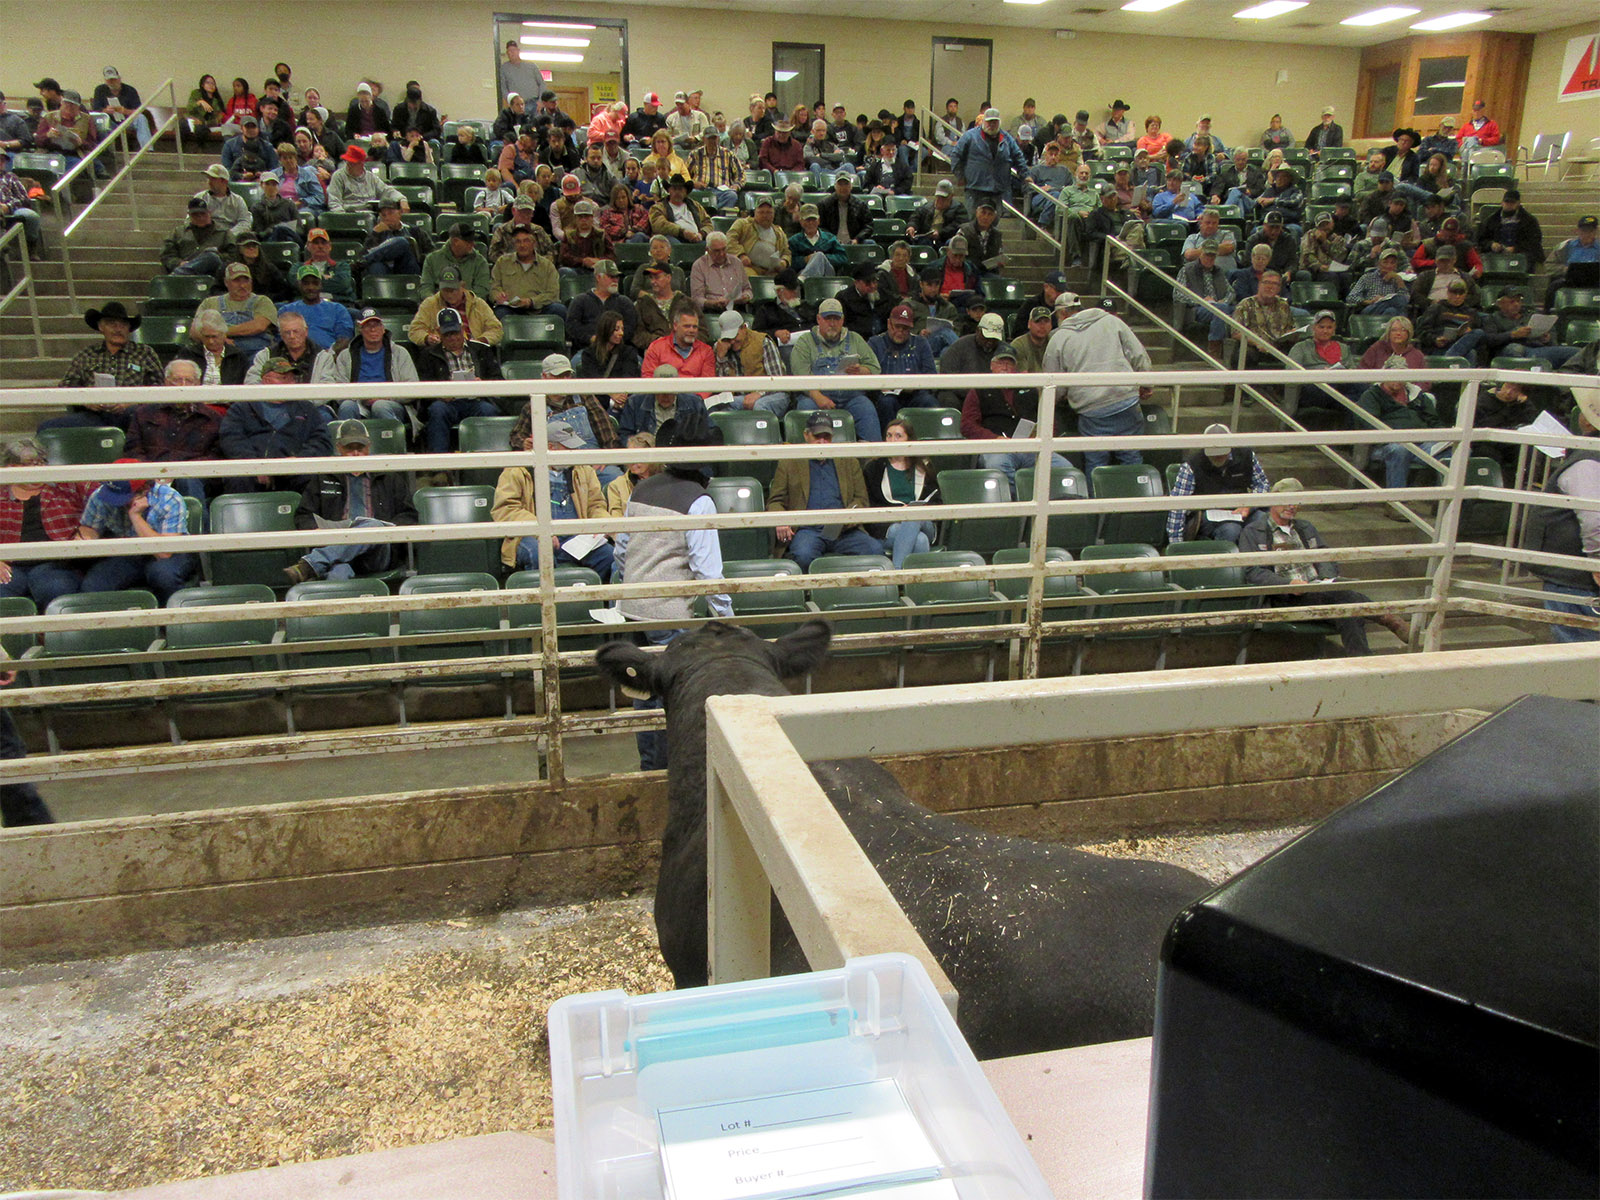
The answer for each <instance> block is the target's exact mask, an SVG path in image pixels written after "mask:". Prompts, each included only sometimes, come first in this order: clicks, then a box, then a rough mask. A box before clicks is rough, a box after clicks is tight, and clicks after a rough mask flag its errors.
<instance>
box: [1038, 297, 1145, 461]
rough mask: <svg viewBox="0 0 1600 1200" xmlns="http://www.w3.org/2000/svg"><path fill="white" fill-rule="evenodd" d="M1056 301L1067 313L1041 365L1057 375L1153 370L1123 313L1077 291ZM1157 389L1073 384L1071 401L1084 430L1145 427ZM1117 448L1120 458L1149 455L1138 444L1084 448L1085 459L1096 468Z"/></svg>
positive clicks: (1105, 432) (1100, 433) (1110, 433)
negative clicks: (1090, 304) (1146, 409)
mask: <svg viewBox="0 0 1600 1200" xmlns="http://www.w3.org/2000/svg"><path fill="white" fill-rule="evenodd" d="M1063 302H1065V303H1063ZM1056 306H1057V307H1058V308H1063V309H1064V310H1065V313H1066V315H1065V316H1064V317H1063V318H1062V320H1061V324H1060V325H1058V326H1057V327H1056V331H1055V332H1054V333H1053V334H1051V335H1050V341H1049V343H1048V344H1047V345H1046V346H1045V348H1044V361H1043V363H1042V364H1041V366H1040V370H1042V371H1044V372H1046V373H1047V374H1051V375H1056V374H1093V373H1100V374H1104V373H1107V372H1122V371H1127V372H1133V371H1148V370H1150V356H1149V355H1148V354H1146V353H1145V349H1144V347H1143V346H1142V345H1140V344H1139V339H1138V338H1136V337H1135V336H1134V335H1133V330H1131V329H1129V328H1128V326H1127V324H1126V323H1125V322H1124V321H1123V320H1122V318H1121V317H1119V316H1117V315H1116V314H1115V313H1112V312H1107V311H1105V310H1104V309H1100V308H1084V307H1083V302H1082V301H1081V300H1079V299H1078V297H1077V296H1076V295H1074V294H1073V293H1071V292H1063V293H1062V294H1061V295H1060V296H1058V297H1057V298H1056ZM1154 390H1155V389H1153V388H1149V387H1140V386H1138V385H1137V384H1135V383H1133V382H1132V381H1131V380H1130V381H1129V382H1128V383H1125V384H1111V385H1109V386H1108V385H1098V386H1094V387H1085V386H1082V385H1078V386H1072V385H1068V387H1067V401H1068V403H1070V404H1071V405H1072V409H1073V411H1074V412H1075V413H1077V414H1078V434H1079V436H1081V437H1123V436H1129V435H1132V434H1138V433H1143V432H1144V413H1143V412H1141V411H1140V408H1139V402H1140V401H1141V400H1147V399H1149V397H1150V396H1151V394H1152V393H1153V392H1154ZM1113 454H1115V455H1116V459H1117V461H1118V462H1119V463H1138V462H1143V461H1144V459H1143V457H1142V456H1141V455H1140V454H1139V452H1138V451H1137V450H1115V451H1113V450H1089V451H1086V452H1085V453H1084V456H1083V460H1084V465H1085V466H1086V467H1087V468H1088V469H1089V470H1090V471H1093V470H1094V469H1095V468H1096V467H1103V466H1105V465H1106V464H1108V463H1109V462H1110V461H1111V456H1112V455H1113Z"/></svg>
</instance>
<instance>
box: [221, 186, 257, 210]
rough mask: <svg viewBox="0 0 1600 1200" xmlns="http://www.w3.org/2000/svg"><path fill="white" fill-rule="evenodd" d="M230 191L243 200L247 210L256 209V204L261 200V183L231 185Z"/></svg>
mask: <svg viewBox="0 0 1600 1200" xmlns="http://www.w3.org/2000/svg"><path fill="white" fill-rule="evenodd" d="M228 190H229V191H230V192H232V193H233V194H234V195H235V196H237V197H239V199H241V200H243V201H244V206H245V207H246V208H254V207H255V206H256V202H257V201H259V200H260V199H261V185H260V184H259V183H244V182H235V183H230V184H229V185H228Z"/></svg>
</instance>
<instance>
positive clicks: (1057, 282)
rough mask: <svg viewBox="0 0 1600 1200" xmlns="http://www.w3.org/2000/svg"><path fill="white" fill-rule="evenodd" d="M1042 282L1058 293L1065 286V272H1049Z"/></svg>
mask: <svg viewBox="0 0 1600 1200" xmlns="http://www.w3.org/2000/svg"><path fill="white" fill-rule="evenodd" d="M1044 281H1045V282H1046V283H1048V284H1049V285H1050V286H1051V287H1053V288H1055V290H1056V291H1058V292H1059V291H1060V290H1061V289H1062V288H1064V287H1066V286H1067V273H1066V272H1065V271H1051V272H1050V274H1048V275H1046V276H1045V277H1044Z"/></svg>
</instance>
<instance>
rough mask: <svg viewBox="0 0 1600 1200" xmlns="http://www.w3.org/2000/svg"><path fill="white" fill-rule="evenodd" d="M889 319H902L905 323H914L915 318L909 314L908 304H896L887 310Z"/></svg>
mask: <svg viewBox="0 0 1600 1200" xmlns="http://www.w3.org/2000/svg"><path fill="white" fill-rule="evenodd" d="M889 320H891V321H904V322H905V323H906V324H907V325H914V324H916V320H917V319H916V317H914V316H912V315H911V306H910V305H909V304H897V305H895V306H894V307H893V308H892V309H890V310H889Z"/></svg>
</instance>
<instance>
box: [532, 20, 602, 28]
mask: <svg viewBox="0 0 1600 1200" xmlns="http://www.w3.org/2000/svg"><path fill="white" fill-rule="evenodd" d="M522 27H523V28H524V29H593V28H595V26H593V25H574V24H572V23H571V22H568V21H524V22H523V23H522Z"/></svg>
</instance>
